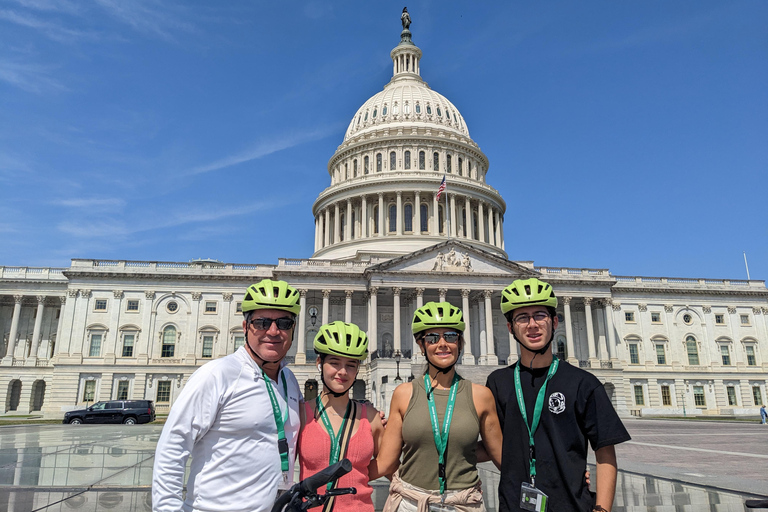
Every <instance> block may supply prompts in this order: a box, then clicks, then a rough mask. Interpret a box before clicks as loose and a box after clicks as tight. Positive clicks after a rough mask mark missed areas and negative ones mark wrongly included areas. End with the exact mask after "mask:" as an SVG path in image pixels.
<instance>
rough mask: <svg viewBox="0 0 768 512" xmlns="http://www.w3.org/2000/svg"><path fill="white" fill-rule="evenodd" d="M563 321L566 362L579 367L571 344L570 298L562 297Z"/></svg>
mask: <svg viewBox="0 0 768 512" xmlns="http://www.w3.org/2000/svg"><path fill="white" fill-rule="evenodd" d="M562 302H563V317H564V318H563V319H564V321H565V346H566V350H567V352H568V354H567V359H568V362H569V363H570V364H572V365H574V366H579V360H578V359H576V350H575V349H574V344H573V323H572V322H571V297H563V298H562Z"/></svg>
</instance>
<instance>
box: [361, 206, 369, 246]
mask: <svg viewBox="0 0 768 512" xmlns="http://www.w3.org/2000/svg"><path fill="white" fill-rule="evenodd" d="M360 236H361V237H362V238H368V200H367V199H366V197H365V196H363V197H362V204H361V206H360Z"/></svg>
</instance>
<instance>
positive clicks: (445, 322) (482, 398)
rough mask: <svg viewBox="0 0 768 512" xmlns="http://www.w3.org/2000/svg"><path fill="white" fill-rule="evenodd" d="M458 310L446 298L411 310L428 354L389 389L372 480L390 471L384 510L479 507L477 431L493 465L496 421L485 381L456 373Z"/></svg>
mask: <svg viewBox="0 0 768 512" xmlns="http://www.w3.org/2000/svg"><path fill="white" fill-rule="evenodd" d="M464 327H465V324H464V317H463V314H462V312H461V310H460V309H458V308H456V307H454V306H452V305H451V304H450V303H448V302H428V303H426V304H424V306H422V307H421V308H419V309H417V310H416V312H415V313H414V315H413V323H412V330H413V334H414V339H415V341H416V343H417V344H418V346H419V349H420V350H421V352H422V354H423V355H424V357H425V358H426V360H427V370H426V372H425V373H424V375H423V376H421V377H418V378H416V379H414V380H413V382H407V383H404V384H401V385H399V386H398V387H397V388H396V389H395V391H394V394H393V395H392V403H391V405H390V412H389V419H388V422H387V428H386V429H385V431H384V438H383V440H382V444H381V448H380V449H379V454H378V457H377V458H376V459H375V461H374V463H373V464H371V466H370V467H369V473H370V475H369V476H370V477H371V479H374V478H377V477H378V476H380V475H388V474H390V473H393V472H394V471H395V470H396V469H398V464H400V455H401V454H402V464H401V465H400V466H399V469H398V470H397V472H396V473H395V474H394V475H393V476H392V484H391V485H390V488H389V497H388V499H387V503H386V505H385V506H384V512H412V511H416V510H417V509H421V510H424V509H425V508H424V506H425V503H429V504H430V509H432V510H443V511H446V512H449V511H458V512H480V511H484V510H485V506H484V504H483V496H482V491H481V482H480V478H479V476H478V473H477V449H478V443H477V437H478V434H480V435H481V437H482V442H483V447H484V449H485V451H486V452H487V455H488V456H489V457H490V458H491V460H492V461H493V463H494V464H495V465H496V467H499V465H500V464H501V428H500V426H499V418H498V416H497V415H496V404H495V402H494V399H493V395H492V394H491V392H490V390H489V389H488V388H486V387H485V386H481V385H478V384H473V383H472V382H470V381H467V380H464V379H462V378H461V376H459V375H458V374H457V373H456V369H455V365H456V363H458V361H459V357H460V355H461V351H462V348H463V345H464V338H463V332H464Z"/></svg>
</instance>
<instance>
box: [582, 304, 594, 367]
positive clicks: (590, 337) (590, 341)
mask: <svg viewBox="0 0 768 512" xmlns="http://www.w3.org/2000/svg"><path fill="white" fill-rule="evenodd" d="M584 314H585V315H586V316H587V345H588V347H587V348H588V350H589V361H590V366H591V367H592V368H595V367H596V364H597V349H596V347H595V331H594V327H593V325H592V297H584Z"/></svg>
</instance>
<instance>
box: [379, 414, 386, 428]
mask: <svg viewBox="0 0 768 512" xmlns="http://www.w3.org/2000/svg"><path fill="white" fill-rule="evenodd" d="M379 416H380V417H381V424H382V425H384V428H387V418H386V417H385V416H384V411H379Z"/></svg>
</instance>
